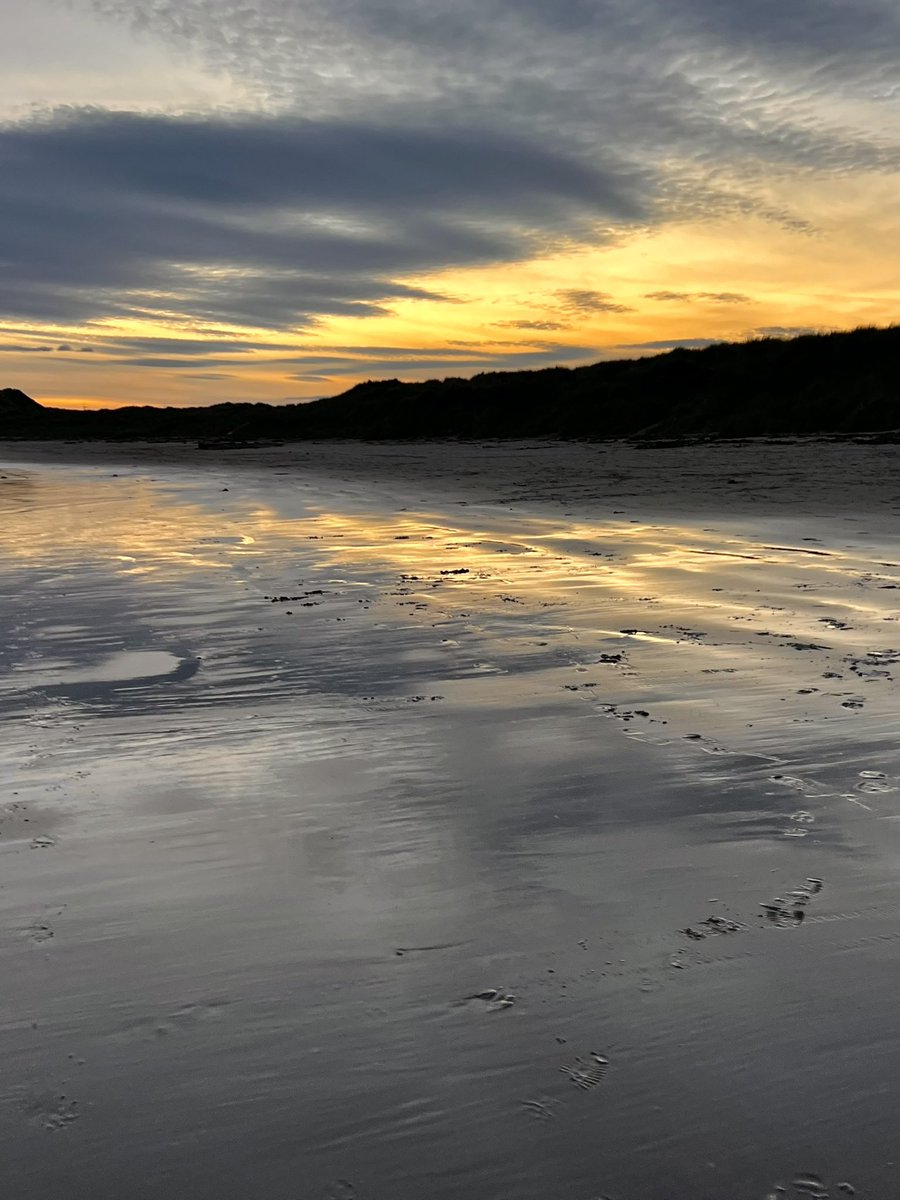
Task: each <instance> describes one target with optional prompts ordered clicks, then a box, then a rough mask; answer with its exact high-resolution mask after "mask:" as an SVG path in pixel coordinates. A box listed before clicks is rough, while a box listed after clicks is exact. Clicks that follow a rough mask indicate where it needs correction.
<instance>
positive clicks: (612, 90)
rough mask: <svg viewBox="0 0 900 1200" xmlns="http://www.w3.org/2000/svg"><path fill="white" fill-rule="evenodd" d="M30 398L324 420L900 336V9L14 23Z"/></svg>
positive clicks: (133, 4) (0, 29)
mask: <svg viewBox="0 0 900 1200" xmlns="http://www.w3.org/2000/svg"><path fill="white" fill-rule="evenodd" d="M0 33H2V36H0V387H3V386H5V387H19V388H21V389H22V390H23V391H25V392H27V393H28V394H29V395H32V396H34V397H35V398H36V399H38V400H40V401H42V402H43V403H47V404H59V405H71V406H86V407H92V406H98V405H99V406H106V405H118V404H126V403H140V404H177V405H188V404H210V403H216V402H219V401H223V400H225V401H243V400H264V401H269V402H281V401H297V400H304V399H311V398H314V397H317V396H324V395H333V394H335V393H338V392H341V391H343V390H344V389H346V388H347V387H349V386H351V385H352V384H353V383H355V382H358V381H360V380H364V379H378V378H401V379H422V378H434V377H443V376H447V375H463V376H468V375H473V374H475V373H477V372H479V371H484V370H496V369H507V368H519V367H530V366H535V367H537V366H547V365H554V364H562V365H577V364H580V363H586V362H593V361H598V360H601V359H604V358H620V357H623V356H633V355H637V354H646V353H655V352H659V351H660V350H665V349H668V348H671V347H675V346H679V345H687V346H694V345H705V344H707V343H708V342H709V341H713V340H718V339H728V340H731V339H744V338H750V337H759V336H767V335H775V336H790V335H791V334H793V333H797V332H801V331H803V332H805V331H808V330H831V329H848V328H853V327H855V326H857V325H861V324H876V325H886V324H891V323H894V322H896V321H897V320H898V313H900V204H898V198H900V72H898V69H897V64H898V62H900V5H898V4H897V0H753V2H752V3H749V2H748V0H28V2H27V4H23V3H22V2H21V0H0Z"/></svg>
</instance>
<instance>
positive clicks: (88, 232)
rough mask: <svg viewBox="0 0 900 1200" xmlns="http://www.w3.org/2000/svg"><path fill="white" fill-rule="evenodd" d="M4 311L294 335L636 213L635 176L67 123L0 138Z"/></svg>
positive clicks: (234, 128) (316, 139)
mask: <svg viewBox="0 0 900 1200" xmlns="http://www.w3.org/2000/svg"><path fill="white" fill-rule="evenodd" d="M0 160H2V161H3V162H4V164H5V169H4V171H3V173H2V175H0V204H2V207H3V212H4V228H3V233H2V237H3V250H2V257H3V259H4V268H5V269H4V272H3V276H2V280H0V312H3V313H4V314H6V315H7V316H12V317H15V318H19V319H30V320H34V319H43V320H60V321H62V320H76V319H80V320H84V319H88V318H91V317H95V316H100V315H103V316H109V315H120V316H139V317H140V316H146V315H147V314H152V313H165V312H176V313H178V314H180V315H181V316H182V317H183V318H185V319H187V320H193V321H199V320H202V321H207V322H208V321H211V320H215V321H219V322H223V321H224V322H230V323H237V324H240V323H247V324H252V325H258V326H271V327H273V328H297V327H303V326H306V325H309V324H312V323H314V322H315V320H316V318H317V317H320V316H323V315H333V314H343V315H357V316H373V315H379V314H382V313H384V312H385V311H388V309H389V306H390V303H391V302H392V301H394V300H397V299H406V298H417V297H418V298H422V297H428V298H432V299H433V298H436V297H434V296H433V294H432V293H429V292H428V291H426V290H424V289H422V288H418V287H414V286H411V285H409V284H405V283H402V282H398V281H397V276H400V275H403V274H411V273H420V274H421V273H423V272H428V271H434V270H437V269H439V268H442V267H447V266H451V265H457V266H458V265H468V264H474V263H492V262H497V261H508V260H512V259H515V258H517V257H520V256H522V255H524V254H528V253H529V252H530V251H531V250H533V249H534V248H535V247H536V246H537V245H538V244H539V243H540V244H544V243H545V242H546V239H547V238H549V237H552V236H556V237H564V236H576V235H578V234H579V233H584V232H586V230H587V229H588V228H589V227H590V226H591V225H592V224H594V223H595V222H597V221H600V220H605V221H609V220H618V221H634V220H638V219H640V218H641V217H642V216H643V214H644V212H645V209H646V206H647V194H646V187H647V183H646V180H642V179H641V178H640V177H639V176H638V174H637V173H636V172H634V171H625V170H624V169H622V170H620V169H616V168H606V167H602V166H598V167H590V166H587V165H585V164H583V163H580V162H579V161H577V159H575V158H573V157H570V156H567V155H566V154H565V153H563V152H561V151H559V150H557V149H553V148H549V147H544V146H542V145H540V144H539V143H537V142H536V141H533V140H528V139H526V138H523V137H520V136H518V135H512V134H508V133H504V132H500V131H497V130H492V129H486V128H480V129H471V130H467V129H464V130H460V129H441V128H434V127H431V128H425V127H416V128H412V127H408V128H407V127H396V128H388V127H383V126H379V125H376V124H372V123H367V122H359V121H357V122H346V121H336V122H312V121H307V120H301V119H295V118H288V117H282V118H271V117H254V118H250V117H244V118H240V119H224V118H215V119H213V118H210V119H204V120H201V119H196V118H170V117H164V116H139V115H136V114H128V113H102V112H92V111H87V112H85V111H76V112H68V113H63V114H58V115H56V116H55V117H51V118H48V119H44V120H32V121H28V122H24V123H20V124H16V125H13V126H10V127H7V128H5V129H0Z"/></svg>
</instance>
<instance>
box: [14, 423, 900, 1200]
mask: <svg viewBox="0 0 900 1200" xmlns="http://www.w3.org/2000/svg"><path fill="white" fill-rule="evenodd" d="M40 453H41V456H42V457H41V459H40V460H38V457H37V452H33V451H31V450H30V449H29V448H27V447H26V448H23V447H21V446H20V447H7V448H6V450H5V452H4V455H3V466H2V468H0V476H2V478H0V555H2V557H0V629H2V632H3V637H2V641H0V667H2V673H0V711H2V720H3V732H4V736H3V739H2V745H0V772H2V782H3V789H2V795H0V858H2V880H0V938H2V940H0V954H2V974H3V979H4V987H3V992H2V1000H0V1004H2V1029H3V1047H2V1053H3V1072H2V1084H0V1105H2V1114H3V1124H2V1128H3V1135H2V1151H3V1153H2V1159H0V1164H2V1165H0V1178H2V1182H3V1188H4V1194H8V1195H9V1196H15V1197H16V1198H17V1200H32V1198H34V1200H36V1198H37V1197H41V1198H42V1200H45V1198H47V1197H66V1196H91V1197H92V1198H93V1200H107V1198H108V1200H113V1198H119V1197H123V1196H129V1197H140V1198H141V1200H157V1198H159V1200H162V1198H163V1197H166V1198H167V1200H168V1198H171V1197H188V1196H190V1197H192V1198H193V1200H246V1198H247V1197H249V1196H253V1197H260V1198H265V1200H306V1198H307V1197H309V1198H311V1200H421V1198H422V1197H425V1196H428V1197H430V1198H432V1200H474V1198H478V1197H495V1198H498V1200H499V1198H500V1197H503V1198H504V1200H547V1198H548V1197H553V1198H554V1200H596V1198H598V1197H611V1198H615V1200H672V1198H681V1197H691V1198H692V1200H693V1198H695V1197H696V1198H702V1200H761V1198H762V1197H767V1196H775V1197H793V1198H796V1197H810V1196H811V1197H819V1198H821V1197H826V1196H830V1197H840V1196H851V1195H856V1196H859V1197H871V1198H885V1200H887V1198H889V1197H893V1196H896V1195H897V1194H898V1193H900V1176H898V1170H897V1161H896V1157H895V1156H896V1154H897V1151H896V1142H897V1135H896V1129H897V1114H898V1111H900V1104H898V1083H897V1080H898V1079H900V1036H898V1033H900V1030H898V1021H900V1018H898V1015H897V1005H896V995H897V980H898V967H897V961H898V960H897V947H898V944H900V941H898V939H900V881H898V876H897V870H896V863H897V860H898V852H900V843H898V837H900V832H898V822H897V803H898V797H900V749H898V738H897V733H898V720H900V715H898V713H900V710H898V692H897V673H898V670H900V630H898V624H897V622H898V619H900V608H898V600H897V596H898V592H900V547H898V545H897V533H896V530H897V528H898V524H897V509H898V506H900V497H897V496H896V495H895V487H894V484H893V480H895V479H896V478H897V477H898V473H897V469H896V468H897V462H896V459H897V453H896V451H895V450H894V449H893V448H891V447H859V446H851V447H844V448H841V447H838V446H825V447H816V446H805V445H791V446H788V445H781V446H765V445H762V444H760V445H743V446H723V447H717V448H715V449H711V448H706V449H705V450H703V451H701V450H700V449H698V448H689V449H683V450H679V449H673V450H670V451H662V450H658V451H640V450H637V449H630V450H629V449H627V448H623V447H587V446H571V447H537V446H529V445H525V444H519V445H513V446H504V447H499V446H490V445H489V446H485V447H479V446H454V447H429V446H416V447H410V446H406V447H385V446H379V447H374V448H373V447H368V448H367V447H360V446H347V447H335V446H322V447H308V446H306V447H301V448H298V449H297V450H291V449H290V448H278V449H274V450H272V451H260V452H254V453H253V454H249V455H244V456H242V457H239V456H237V455H229V454H227V453H223V454H221V455H215V454H213V455H211V456H209V457H208V458H206V459H204V462H203V465H202V467H198V465H197V464H196V463H195V462H193V463H192V462H191V459H190V453H189V451H188V450H187V449H184V450H179V449H178V448H174V449H173V448H166V449H165V450H164V451H163V452H162V453H161V454H158V455H157V456H156V457H154V455H153V451H152V450H151V449H150V448H147V447H133V448H124V449H123V448H116V449H109V448H105V449H102V450H101V449H99V448H94V447H87V448H85V447H80V448H79V447H52V446H51V447H44V448H43V449H42V450H41V452H40ZM67 456H68V457H70V458H71V459H73V460H76V459H78V458H79V457H80V458H81V460H82V461H80V462H76V461H72V462H67V461H66V458H67Z"/></svg>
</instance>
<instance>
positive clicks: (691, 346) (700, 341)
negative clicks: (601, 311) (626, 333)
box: [616, 337, 721, 350]
mask: <svg viewBox="0 0 900 1200" xmlns="http://www.w3.org/2000/svg"><path fill="white" fill-rule="evenodd" d="M720 341H721V339H720V338H702V337H697V338H668V339H665V340H663V341H659V342H629V343H627V344H623V345H621V346H617V347H616V349H617V350H702V349H703V348H704V347H705V346H715V345H717V344H718V343H719V342H720Z"/></svg>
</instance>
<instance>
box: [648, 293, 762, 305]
mask: <svg viewBox="0 0 900 1200" xmlns="http://www.w3.org/2000/svg"><path fill="white" fill-rule="evenodd" d="M644 299H645V300H662V301H666V302H668V301H672V302H674V301H678V302H679V303H682V304H689V303H691V301H693V300H711V301H714V302H715V303H716V304H749V303H750V297H749V296H745V295H744V293H743V292H645V293H644Z"/></svg>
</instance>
